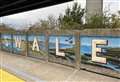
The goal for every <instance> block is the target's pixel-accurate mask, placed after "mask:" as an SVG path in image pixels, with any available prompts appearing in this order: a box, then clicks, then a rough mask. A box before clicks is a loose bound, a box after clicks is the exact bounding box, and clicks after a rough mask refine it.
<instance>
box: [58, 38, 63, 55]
mask: <svg viewBox="0 0 120 82" xmlns="http://www.w3.org/2000/svg"><path fill="white" fill-rule="evenodd" d="M56 55H58V56H65V53H63V52H59V39H58V38H56Z"/></svg>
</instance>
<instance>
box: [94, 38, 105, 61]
mask: <svg viewBox="0 0 120 82" xmlns="http://www.w3.org/2000/svg"><path fill="white" fill-rule="evenodd" d="M96 45H107V40H92V61H96V62H100V63H106V58H103V57H97V56H96V53H97V52H101V48H97V47H96Z"/></svg>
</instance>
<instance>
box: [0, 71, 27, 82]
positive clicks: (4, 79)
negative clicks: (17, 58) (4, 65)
mask: <svg viewBox="0 0 120 82" xmlns="http://www.w3.org/2000/svg"><path fill="white" fill-rule="evenodd" d="M0 82H25V81H24V80H22V79H20V78H18V77H17V76H15V75H13V74H11V73H8V72H7V71H4V70H3V69H0Z"/></svg>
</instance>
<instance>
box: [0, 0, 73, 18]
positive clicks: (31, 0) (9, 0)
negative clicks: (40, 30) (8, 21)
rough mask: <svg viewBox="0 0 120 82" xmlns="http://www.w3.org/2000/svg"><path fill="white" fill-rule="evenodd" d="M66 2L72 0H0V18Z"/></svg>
mask: <svg viewBox="0 0 120 82" xmlns="http://www.w3.org/2000/svg"><path fill="white" fill-rule="evenodd" d="M68 1H72V0H0V17H1V16H6V15H11V14H15V13H20V12H25V11H29V10H33V9H38V8H43V7H47V6H52V5H57V4H61V3H65V2H68Z"/></svg>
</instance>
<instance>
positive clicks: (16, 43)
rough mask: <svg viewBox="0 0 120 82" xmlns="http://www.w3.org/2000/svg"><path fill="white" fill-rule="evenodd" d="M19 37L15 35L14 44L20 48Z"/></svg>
mask: <svg viewBox="0 0 120 82" xmlns="http://www.w3.org/2000/svg"><path fill="white" fill-rule="evenodd" d="M21 42H22V41H21V37H16V38H15V46H16V47H17V48H21Z"/></svg>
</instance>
